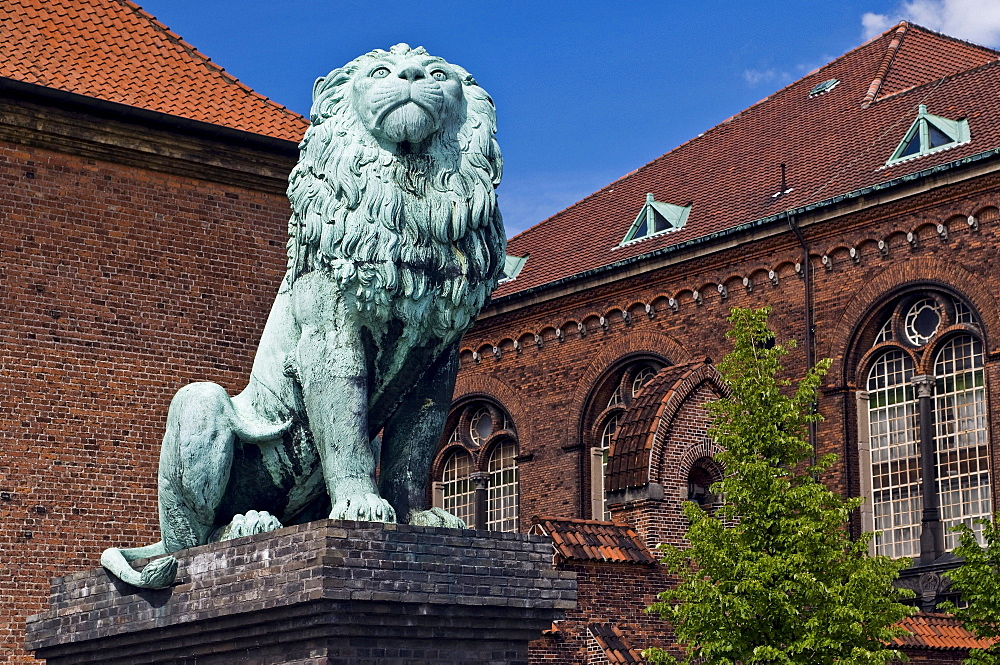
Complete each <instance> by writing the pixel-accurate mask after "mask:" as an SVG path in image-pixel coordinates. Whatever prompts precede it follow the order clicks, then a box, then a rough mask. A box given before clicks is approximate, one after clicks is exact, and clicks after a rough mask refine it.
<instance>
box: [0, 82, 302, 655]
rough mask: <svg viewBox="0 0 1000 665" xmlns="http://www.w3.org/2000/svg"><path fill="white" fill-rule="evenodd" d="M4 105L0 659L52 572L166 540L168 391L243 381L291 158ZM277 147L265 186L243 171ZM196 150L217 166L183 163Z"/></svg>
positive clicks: (279, 262)
mask: <svg viewBox="0 0 1000 665" xmlns="http://www.w3.org/2000/svg"><path fill="white" fill-rule="evenodd" d="M0 103H2V100H0ZM18 108H20V107H18ZM7 111H8V109H7V107H6V106H4V108H3V114H0V115H2V116H3V118H2V120H0V130H2V131H0V134H2V135H3V136H5V137H7V138H8V139H9V140H7V141H0V248H2V249H0V252H2V261H0V299H2V310H3V312H4V323H3V325H2V326H0V377H2V382H0V401H2V404H3V407H2V408H0V524H2V527H0V662H10V663H33V662H35V661H34V659H32V658H31V657H30V656H28V655H27V654H26V653H25V652H24V651H23V640H24V620H25V617H26V616H27V615H29V614H34V613H37V612H40V611H41V610H42V609H43V607H44V602H45V597H46V594H47V589H48V584H49V578H51V577H52V576H54V575H61V574H65V573H67V572H73V571H79V570H83V569H88V568H91V567H93V566H94V565H95V564H96V562H97V561H98V557H99V556H100V553H101V551H102V550H103V549H104V548H105V547H109V546H123V547H129V546H135V545H144V544H148V543H151V542H155V541H156V540H157V539H158V538H159V536H158V534H157V532H158V525H157V517H156V515H157V512H156V464H157V458H158V451H159V442H160V439H161V438H162V436H163V428H164V423H165V419H166V413H167V405H168V404H169V401H170V398H171V396H172V395H173V393H174V392H175V391H176V390H177V389H178V388H180V387H181V386H183V385H185V384H187V383H189V382H191V381H197V380H213V381H216V382H219V383H221V384H222V385H223V386H225V387H226V388H227V389H228V390H230V391H233V392H235V391H237V390H239V389H241V388H242V387H243V385H245V383H246V381H247V377H248V375H249V368H250V362H251V360H252V357H253V352H254V349H255V348H256V345H257V339H258V336H259V334H260V331H261V329H262V328H263V324H264V321H265V319H266V317H267V312H268V310H269V308H270V304H271V301H272V299H273V297H274V294H275V292H276V290H277V286H278V283H279V281H280V279H281V275H282V273H283V268H284V263H285V253H284V236H285V227H286V224H287V219H288V200H287V198H286V197H285V196H284V195H283V194H282V193H281V191H282V189H283V185H282V179H283V178H284V177H285V176H284V174H287V171H288V169H290V168H291V166H292V164H293V163H294V158H293V157H289V156H287V155H276V154H269V153H267V152H266V151H263V150H259V149H253V148H251V147H247V146H240V145H232V144H227V143H225V142H220V141H217V140H212V139H210V138H209V137H181V136H180V135H177V134H176V133H175V135H174V139H173V144H172V145H170V144H167V143H166V138H164V137H163V136H160V135H158V134H156V133H155V132H154V131H153V130H151V129H147V128H144V127H141V126H132V127H131V133H128V132H127V131H126V130H127V129H128V126H127V123H124V122H118V123H117V124H116V125H115V126H114V127H113V128H109V127H108V126H107V125H111V124H114V123H110V122H106V123H100V122H94V121H93V120H91V121H90V124H89V125H88V124H87V123H86V122H85V121H84V119H82V118H80V117H79V116H75V115H73V114H67V115H66V116H65V117H63V118H62V122H63V124H61V125H60V127H62V128H63V130H66V128H67V127H72V129H73V131H74V133H75V139H74V140H75V141H76V142H77V143H79V144H80V145H77V146H75V147H73V146H69V147H64V148H63V149H62V151H56V150H54V149H52V148H54V147H56V145H57V144H60V142H63V139H62V138H61V137H59V136H53V135H51V134H48V133H46V132H42V131H35V130H31V131H29V130H27V129H24V128H23V127H14V128H12V127H11V126H10V125H5V124H4V121H6V120H9V119H10V117H11V116H10V115H9V114H8V113H7ZM21 111H24V109H23V108H21ZM56 117H57V116H56V115H55V114H54V112H52V111H50V116H49V117H47V118H43V117H39V116H35V118H34V122H35V124H38V125H42V124H44V123H45V122H50V121H51V122H53V123H54V122H55V118H56ZM112 130H113V133H114V135H113V136H112V135H111V133H112ZM52 131H55V129H53V130H52ZM15 139H16V141H15ZM102 141H107V142H111V144H108V143H102ZM66 143H69V142H68V141H66ZM112 144H113V145H112ZM43 145H45V146H49V147H41V146H43ZM179 146H183V147H184V151H183V154H175V155H174V156H171V154H172V151H173V152H174V153H177V151H178V150H180V148H179ZM71 147H73V149H72V150H71V149H70V148H71ZM76 148H79V150H77V149H76ZM291 148H292V149H293V150H294V144H291ZM82 153H86V154H82ZM123 153H128V154H129V155H131V157H130V158H129V159H128V160H125V159H124V158H122V159H121V160H119V159H118V158H119V157H120V156H121V154H123ZM97 154H103V155H105V157H104V158H103V159H101V158H98V157H96V156H95V155H97ZM153 155H156V157H155V160H156V163H155V164H152V162H153V161H154V157H153ZM143 160H145V161H146V162H150V163H151V165H150V168H148V169H142V168H138V167H137V166H136V165H135V164H136V163H138V162H141V161H143ZM198 160H200V162H199V161H198ZM123 161H128V162H131V163H128V164H126V163H123ZM264 162H267V163H268V164H270V166H269V168H270V171H269V173H271V174H272V175H271V176H268V178H269V179H268V178H265V180H267V182H268V183H270V184H269V186H267V187H264V186H263V185H260V188H250V187H248V186H246V184H245V183H246V182H248V181H250V180H251V178H249V176H247V169H253V168H256V166H255V165H258V166H259V165H260V164H261V163H264ZM199 163H201V164H205V165H206V166H205V169H206V171H211V177H208V176H206V177H203V178H200V179H194V178H191V177H189V176H187V175H181V174H180V173H177V172H171V170H170V169H171V167H172V166H177V169H175V171H180V172H183V173H190V172H195V171H197V170H198V168H199ZM209 163H210V164H211V167H209V166H208V164H209ZM153 167H155V168H153ZM282 169H284V170H283V173H282V175H280V176H275V175H273V174H274V173H278V172H281V170H282ZM258 171H259V169H258ZM258 176H259V173H258ZM260 180H261V177H258V178H257V182H260ZM263 190H266V191H263Z"/></svg>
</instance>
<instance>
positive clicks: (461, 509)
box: [441, 450, 476, 524]
mask: <svg viewBox="0 0 1000 665" xmlns="http://www.w3.org/2000/svg"><path fill="white" fill-rule="evenodd" d="M471 475H472V456H471V455H470V454H469V453H467V452H465V451H464V450H456V451H455V452H453V453H452V454H451V455H450V456H449V457H448V461H447V462H445V463H444V470H443V471H442V472H441V495H442V503H441V507H442V508H444V509H445V510H447V511H448V512H449V513H451V514H452V515H454V516H455V517H457V518H459V519H460V520H462V521H463V522H465V523H466V524H472V523H473V522H474V518H475V510H476V492H475V489H474V488H473V487H472V478H471Z"/></svg>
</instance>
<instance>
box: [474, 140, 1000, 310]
mask: <svg viewBox="0 0 1000 665" xmlns="http://www.w3.org/2000/svg"><path fill="white" fill-rule="evenodd" d="M997 157H1000V148H992V149H990V150H986V151H984V152H980V153H977V154H975V155H969V156H968V157H963V158H962V159H958V160H955V161H953V162H947V163H945V164H939V165H938V166H933V167H931V168H928V169H924V170H923V171H917V172H916V173H910V174H907V175H904V176H900V177H898V178H893V179H892V180H886V181H885V182H880V183H876V184H874V185H869V186H867V187H862V188H861V189H856V190H854V191H852V192H848V193H846V194H838V195H837V196H834V197H831V198H829V199H824V200H822V201H818V202H816V203H810V204H807V205H804V206H800V207H798V208H792V209H790V210H786V211H783V212H780V213H778V214H776V215H770V216H768V217H762V218H760V219H755V220H753V221H751V222H745V223H743V224H738V225H736V226H733V227H730V228H728V229H724V230H722V231H716V232H715V233H709V234H708V235H704V236H701V237H699V238H692V239H691V240H687V241H685V242H682V243H678V244H676V245H670V246H668V247H662V248H660V249H657V250H654V251H652V252H648V253H646V254H639V255H637V256H631V257H629V258H627V259H621V260H619V261H615V262H614V263H609V264H607V265H604V266H600V267H598V268H592V269H590V270H585V271H584V272H580V273H577V274H575V275H570V276H568V277H562V278H560V279H557V280H554V281H551V282H546V283H545V284H539V285H538V286H532V287H530V288H527V289H524V290H523V291H517V292H515V293H510V294H507V295H505V296H500V297H498V298H494V299H493V301H492V302H491V303H490V306H489V308H488V309H487V310H486V311H485V312H484V314H485V315H486V316H485V317H484V316H483V314H480V315H479V319H480V320H482V319H484V318H488V317H489V316H490V312H489V310H491V309H494V308H495V307H497V306H498V305H505V304H508V303H513V302H516V301H517V300H520V299H522V298H524V297H525V296H533V295H538V294H541V293H544V292H545V291H548V290H550V289H555V288H557V287H560V286H565V285H568V284H571V283H573V282H577V281H582V280H585V279H588V278H591V277H595V276H597V275H602V274H605V273H610V272H614V271H616V270H620V269H621V268H624V267H627V266H630V265H634V264H636V263H641V262H643V261H648V260H649V259H652V258H656V257H660V256H666V255H669V254H673V253H676V252H680V251H682V250H685V249H690V248H692V247H696V246H698V245H704V244H708V243H711V242H713V241H716V240H721V239H723V238H728V237H730V236H733V235H737V234H740V233H745V232H746V231H751V230H753V229H757V228H761V227H764V226H768V225H771V224H774V223H776V222H780V221H782V220H785V219H786V218H788V217H792V216H794V217H799V216H802V215H805V214H807V213H812V212H815V211H818V210H821V209H824V208H831V207H833V206H836V205H838V204H841V203H843V202H845V201H850V200H852V199H858V198H861V197H864V196H867V195H869V194H873V193H875V192H882V191H886V190H889V189H893V188H896V187H900V186H903V185H906V184H909V183H912V182H914V181H917V180H922V179H924V178H927V177H929V176H932V175H937V174H940V173H945V172H948V171H954V170H956V169H959V168H962V167H965V166H968V165H970V164H974V163H976V162H982V161H987V160H991V159H994V158H997Z"/></svg>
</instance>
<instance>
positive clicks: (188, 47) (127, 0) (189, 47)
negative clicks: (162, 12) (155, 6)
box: [118, 0, 303, 118]
mask: <svg viewBox="0 0 1000 665" xmlns="http://www.w3.org/2000/svg"><path fill="white" fill-rule="evenodd" d="M118 1H119V2H121V4H123V5H125V6H126V7H128V8H129V9H131V10H132V11H133V12H135V13H136V14H138V15H139V16H140V17H141V18H143V19H145V20H147V21H148V22H149V23H151V24H152V25H153V26H154V27H155V28H156V29H157V30H159V31H160V32H162V33H164V34H165V35H166V36H167V37H168V38H169V39H170V40H171V41H173V42H175V43H176V44H177V45H178V46H180V47H181V48H183V49H184V50H185V51H187V52H188V53H189V54H190V55H192V56H194V57H195V58H196V59H197V60H199V61H201V64H202V65H204V66H205V67H207V68H208V69H209V70H212V71H214V72H215V73H217V74H220V75H221V76H222V77H223V78H224V79H226V80H228V81H229V82H230V83H233V84H235V85H236V86H237V87H238V88H240V89H241V90H243V91H244V92H246V93H248V94H249V95H250V96H251V97H255V98H257V99H259V100H260V101H263V102H264V103H266V104H269V105H271V106H274V107H276V108H278V109H280V110H281V111H283V112H285V113H287V114H289V115H291V116H294V117H296V118H301V117H303V116H302V115H300V114H298V113H296V112H295V111H293V110H291V109H289V108H288V107H286V106H284V105H283V104H280V103H278V102H276V101H274V100H273V99H271V98H269V97H267V96H266V95H262V94H261V93H259V92H257V91H256V90H254V89H253V88H251V87H250V86H248V85H247V84H246V83H244V82H243V81H241V80H239V79H238V78H236V77H235V76H233V75H232V74H230V73H229V72H227V71H226V69H225V68H224V67H222V66H220V65H218V64H217V63H216V62H215V61H213V60H212V59H211V58H210V57H208V56H207V55H205V54H204V53H202V52H201V51H199V50H198V49H197V48H195V46H194V45H193V44H191V43H190V42H188V41H187V40H185V39H184V38H183V37H181V36H180V35H179V34H177V33H176V32H174V31H173V30H171V29H170V28H169V27H168V26H167V25H166V24H165V23H163V22H162V21H160V20H159V19H157V18H156V17H155V16H153V15H152V14H150V13H149V12H148V11H146V10H145V9H143V8H142V7H141V6H140V5H138V4H136V3H135V2H134V1H133V0H118Z"/></svg>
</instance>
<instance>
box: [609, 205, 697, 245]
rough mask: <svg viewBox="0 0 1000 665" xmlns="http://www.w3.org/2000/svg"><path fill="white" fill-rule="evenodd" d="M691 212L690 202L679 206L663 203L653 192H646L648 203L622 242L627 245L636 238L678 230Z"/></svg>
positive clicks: (640, 238)
mask: <svg viewBox="0 0 1000 665" xmlns="http://www.w3.org/2000/svg"><path fill="white" fill-rule="evenodd" d="M690 213H691V205H690V204H689V205H686V206H677V205H674V204H672V203H663V202H662V201H656V200H655V199H654V198H653V195H652V194H646V204H645V205H644V206H642V210H640V211H639V215H638V216H637V217H636V218H635V221H634V222H632V227H631V228H630V229H629V230H628V233H626V234H625V238H624V239H623V240H622V241H621V244H622V245H627V244H628V243H630V242H635V241H636V240H642V239H643V238H651V237H653V236H658V235H660V234H662V233H668V232H670V231H676V230H677V229H679V228H681V227H683V226H684V225H685V224H687V218H688V215H689V214H690Z"/></svg>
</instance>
